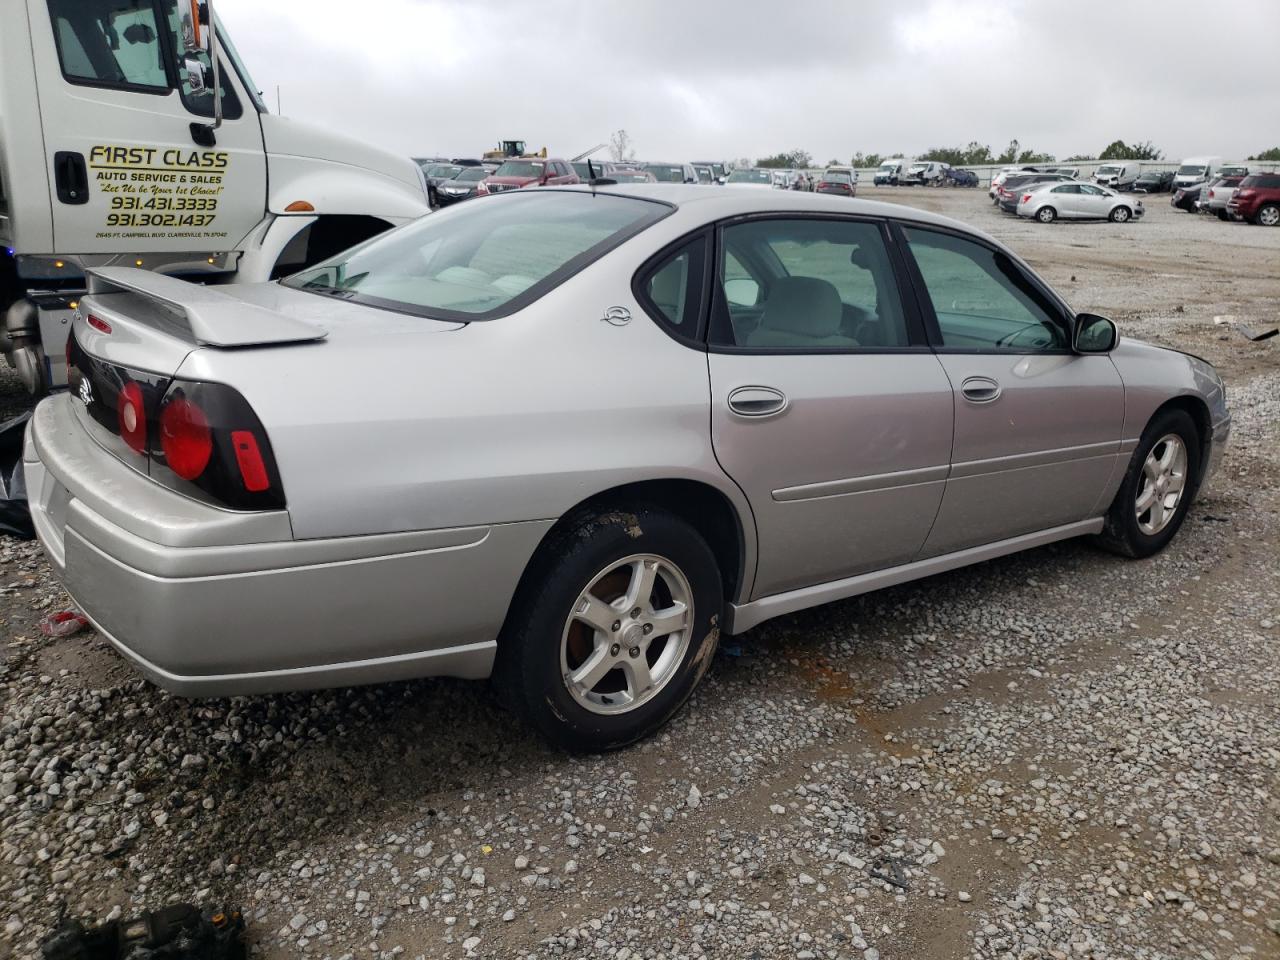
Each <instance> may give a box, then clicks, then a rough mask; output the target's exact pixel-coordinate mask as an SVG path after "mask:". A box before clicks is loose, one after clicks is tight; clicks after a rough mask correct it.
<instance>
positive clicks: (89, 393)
mask: <svg viewBox="0 0 1280 960" xmlns="http://www.w3.org/2000/svg"><path fill="white" fill-rule="evenodd" d="M80 399H81V400H83V401H84V405H85V406H86V407H87V406H89V405H90V404H91V403H93V387H92V386H91V385H90V383H89V378H88V377H85V378H83V379H82V380H81V381H80Z"/></svg>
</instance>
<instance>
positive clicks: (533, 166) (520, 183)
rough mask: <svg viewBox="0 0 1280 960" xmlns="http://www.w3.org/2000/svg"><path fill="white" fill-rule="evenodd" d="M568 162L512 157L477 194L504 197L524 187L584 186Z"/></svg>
mask: <svg viewBox="0 0 1280 960" xmlns="http://www.w3.org/2000/svg"><path fill="white" fill-rule="evenodd" d="M581 182H582V180H581V178H580V177H579V176H578V175H577V174H576V173H574V172H573V167H571V166H569V162H568V161H567V160H560V159H558V158H556V157H551V158H548V159H545V160H544V159H542V158H541V157H533V158H526V157H512V158H511V159H510V160H504V161H503V162H502V165H501V166H500V167H498V169H497V170H495V171H494V172H493V173H492V174H490V175H489V176H487V177H485V178H484V179H483V180H482V181H480V189H479V191H478V193H480V194H481V195H482V196H483V195H484V194H489V193H503V192H505V191H507V190H520V189H522V188H524V187H563V186H568V185H570V184H574V183H581Z"/></svg>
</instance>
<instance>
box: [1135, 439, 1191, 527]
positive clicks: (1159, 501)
mask: <svg viewBox="0 0 1280 960" xmlns="http://www.w3.org/2000/svg"><path fill="white" fill-rule="evenodd" d="M1186 487H1187V448H1186V445H1185V444H1184V443H1183V442H1182V438H1181V437H1179V436H1178V435H1177V434H1175V433H1170V434H1166V435H1165V436H1163V437H1161V438H1160V439H1159V440H1157V441H1156V443H1155V445H1154V446H1153V447H1152V448H1151V452H1150V453H1148V454H1147V459H1146V460H1145V461H1144V462H1143V464H1142V481H1141V483H1140V484H1139V485H1138V496H1137V500H1136V501H1135V503H1134V514H1135V516H1136V517H1137V520H1138V529H1139V530H1141V531H1142V532H1143V533H1144V534H1146V535H1147V536H1149V537H1153V536H1155V535H1156V534H1157V533H1159V532H1160V531H1161V530H1163V529H1164V528H1165V527H1167V526H1168V525H1169V522H1170V521H1171V520H1173V518H1174V515H1175V514H1176V513H1177V512H1178V506H1179V504H1180V503H1181V502H1182V496H1183V494H1184V493H1185V492H1186Z"/></svg>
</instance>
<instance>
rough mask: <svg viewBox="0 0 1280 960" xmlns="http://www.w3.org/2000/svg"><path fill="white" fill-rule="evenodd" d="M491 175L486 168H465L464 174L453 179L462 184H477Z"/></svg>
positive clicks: (463, 169)
mask: <svg viewBox="0 0 1280 960" xmlns="http://www.w3.org/2000/svg"><path fill="white" fill-rule="evenodd" d="M488 175H489V171H488V170H486V169H485V168H484V167H463V168H462V172H461V173H459V174H458V175H457V176H456V177H454V178H453V179H454V180H455V181H457V182H460V183H477V182H479V181H481V180H483V179H484V178H485V177H487V176H488Z"/></svg>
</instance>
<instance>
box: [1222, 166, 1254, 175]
mask: <svg viewBox="0 0 1280 960" xmlns="http://www.w3.org/2000/svg"><path fill="white" fill-rule="evenodd" d="M1257 172H1258V170H1257V168H1256V167H1251V166H1249V165H1248V164H1247V163H1224V164H1223V165H1222V166H1220V167H1219V168H1218V176H1220V177H1247V176H1249V175H1251V174H1254V173H1257Z"/></svg>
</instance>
